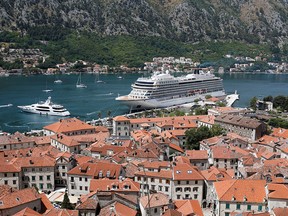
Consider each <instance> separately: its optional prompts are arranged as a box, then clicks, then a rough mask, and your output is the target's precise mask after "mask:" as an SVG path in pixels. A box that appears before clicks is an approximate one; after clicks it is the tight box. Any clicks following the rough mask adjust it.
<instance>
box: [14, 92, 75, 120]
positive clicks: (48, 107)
mask: <svg viewBox="0 0 288 216" xmlns="http://www.w3.org/2000/svg"><path fill="white" fill-rule="evenodd" d="M18 108H20V109H21V110H23V111H24V112H29V113H36V114H40V115H54V116H69V115H70V112H69V111H68V110H67V109H65V108H64V107H63V106H62V105H60V104H54V103H53V102H52V101H51V97H48V99H47V100H46V101H45V102H43V101H40V102H39V103H36V104H31V105H26V106H18Z"/></svg>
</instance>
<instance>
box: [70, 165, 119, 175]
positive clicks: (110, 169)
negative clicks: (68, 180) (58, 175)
mask: <svg viewBox="0 0 288 216" xmlns="http://www.w3.org/2000/svg"><path fill="white" fill-rule="evenodd" d="M121 169H122V166H121V165H118V164H112V163H103V162H97V163H84V164H81V165H78V166H76V167H74V168H73V169H71V170H70V171H69V172H68V174H69V175H80V176H91V177H99V178H101V175H102V177H103V178H104V177H109V178H116V179H118V178H119V176H120V172H121ZM101 173H102V174H101Z"/></svg>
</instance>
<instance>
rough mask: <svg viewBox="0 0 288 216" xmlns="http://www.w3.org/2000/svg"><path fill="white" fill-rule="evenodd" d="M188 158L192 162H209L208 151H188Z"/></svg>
mask: <svg viewBox="0 0 288 216" xmlns="http://www.w3.org/2000/svg"><path fill="white" fill-rule="evenodd" d="M185 153H186V156H187V157H188V158H189V159H192V160H208V153H207V151H206V150H186V152H185Z"/></svg>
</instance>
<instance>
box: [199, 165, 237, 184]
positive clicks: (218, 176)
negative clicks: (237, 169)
mask: <svg viewBox="0 0 288 216" xmlns="http://www.w3.org/2000/svg"><path fill="white" fill-rule="evenodd" d="M231 171H232V172H233V173H234V170H233V169H231ZM201 173H202V175H203V176H204V178H205V179H206V180H207V181H223V180H230V179H232V178H233V177H234V175H232V176H231V175H230V173H229V170H226V169H219V168H216V167H214V166H212V167H211V168H210V169H208V170H202V171H201Z"/></svg>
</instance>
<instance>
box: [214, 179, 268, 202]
mask: <svg viewBox="0 0 288 216" xmlns="http://www.w3.org/2000/svg"><path fill="white" fill-rule="evenodd" d="M265 185H266V181H265V180H246V179H237V180H236V179H233V180H226V181H219V182H214V187H215V189H216V193H217V197H218V199H219V201H220V202H221V201H227V202H233V201H234V202H247V203H264V202H265V199H266V192H265Z"/></svg>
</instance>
